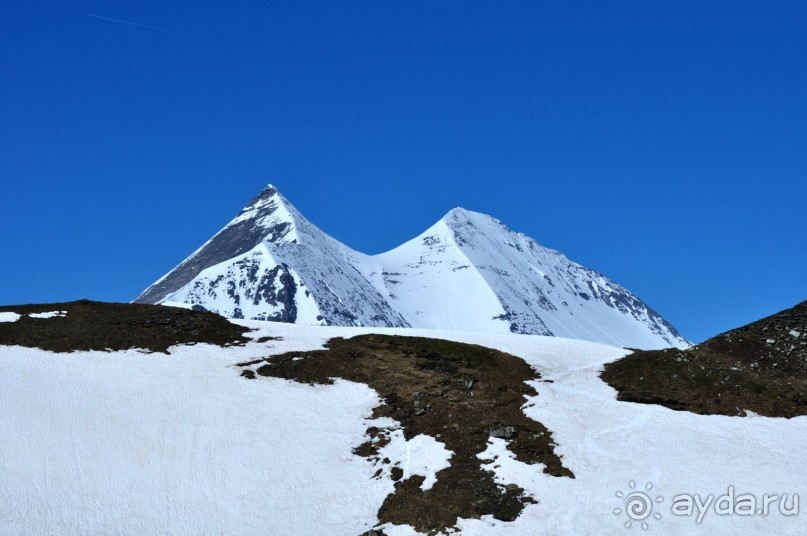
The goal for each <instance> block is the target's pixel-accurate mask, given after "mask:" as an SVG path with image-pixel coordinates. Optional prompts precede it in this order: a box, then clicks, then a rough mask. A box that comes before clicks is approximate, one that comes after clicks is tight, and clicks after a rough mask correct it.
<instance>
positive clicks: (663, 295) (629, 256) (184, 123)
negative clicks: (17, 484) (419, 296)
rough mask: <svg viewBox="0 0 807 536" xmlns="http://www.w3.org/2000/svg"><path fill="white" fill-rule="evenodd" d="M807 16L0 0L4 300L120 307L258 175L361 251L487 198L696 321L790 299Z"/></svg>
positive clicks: (617, 5) (711, 9)
mask: <svg viewBox="0 0 807 536" xmlns="http://www.w3.org/2000/svg"><path fill="white" fill-rule="evenodd" d="M101 17H104V18H101ZM108 19H117V22H116V21H113V20H108ZM120 21H125V22H126V23H125V22H120ZM127 23H131V24H127ZM804 28H807V3H804V2H741V1H732V2H728V1H726V2H717V1H715V2H653V1H625V2H570V1H564V2H552V3H550V2H507V3H504V2H469V1H463V2H459V1H457V2H448V1H446V2H434V1H428V2H412V1H409V2H394V1H389V2H377V1H373V2H369V1H368V2H310V1H309V2H238V3H231V2H198V1H195V2H163V1H151V0H138V1H131V2H126V1H119V2H102V1H76V2H69V1H58V2H55V1H54V2H47V1H44V2H35V3H34V2H30V3H29V2H16V3H9V4H8V5H7V6H6V7H5V9H4V15H3V17H1V18H0V45H1V46H2V51H3V53H2V54H0V72H1V73H2V83H0V177H1V178H2V194H1V195H0V226H2V227H0V228H2V230H3V232H2V233H0V251H2V252H3V253H2V257H3V262H2V263H0V281H1V282H2V283H0V303H23V302H50V301H59V300H71V299H78V298H85V297H86V298H92V299H101V300H114V301H128V300H130V299H132V298H133V297H134V296H135V295H136V294H137V293H138V292H140V291H141V290H142V289H143V288H145V287H146V286H148V285H149V284H150V283H151V282H153V281H154V280H155V279H157V278H158V277H160V276H161V275H163V274H164V273H165V272H166V271H168V270H169V269H170V268H172V267H173V266H174V265H175V264H176V263H178V262H179V261H181V260H182V259H183V258H184V257H185V256H186V255H187V254H189V253H190V252H191V251H193V250H194V249H195V248H197V247H198V246H199V245H201V243H202V242H203V241H205V240H206V239H207V238H209V237H210V236H211V235H212V234H213V233H214V232H216V231H217V230H218V229H219V228H220V227H221V226H222V225H224V224H225V223H226V222H227V221H228V220H229V219H230V218H231V217H233V216H234V215H235V214H236V213H237V212H238V211H239V210H240V208H241V207H242V206H243V205H244V204H245V203H246V202H247V201H248V200H249V199H250V198H251V197H252V196H253V195H255V194H256V193H257V192H258V191H259V190H260V189H261V188H262V187H263V186H264V185H265V184H266V183H269V182H271V183H274V184H275V185H277V186H278V187H279V188H280V190H281V191H282V192H283V193H284V194H285V195H286V197H288V198H289V199H290V201H291V202H292V203H294V204H295V205H296V206H297V207H298V208H299V209H300V210H301V211H302V212H303V214H305V215H306V216H307V217H308V218H309V219H311V220H312V221H313V222H314V223H316V224H317V225H319V226H320V227H321V228H322V229H323V230H324V231H326V232H327V233H329V234H331V235H332V236H334V237H335V238H337V239H339V240H341V241H343V242H345V243H346V244H348V245H349V246H351V247H353V248H355V249H358V250H360V251H364V252H367V253H376V252H381V251H384V250H387V249H389V248H392V247H394V246H396V245H398V244H399V243H401V242H403V241H405V240H407V239H409V238H412V237H413V236H415V235H417V234H419V233H420V232H422V231H423V230H425V229H426V228H427V227H428V226H430V225H431V224H432V223H434V222H435V221H436V220H437V219H439V218H440V217H442V216H443V214H444V213H446V212H447V211H448V210H450V209H451V208H453V207H455V206H462V207H465V208H467V209H471V210H476V211H480V212H485V213H488V214H491V215H493V216H495V217H497V218H499V219H501V220H503V221H504V222H505V223H507V224H508V225H509V226H510V227H511V228H512V229H514V230H516V231H521V232H524V233H526V234H528V235H530V236H532V237H533V238H535V239H537V240H538V241H539V242H541V243H542V244H544V245H546V246H549V247H553V248H556V249H559V250H561V251H563V252H564V253H565V254H566V255H567V256H568V257H569V258H571V259H572V260H575V261H577V262H580V263H581V264H583V265H585V266H588V267H590V268H594V269H596V270H599V271H601V272H603V273H604V274H605V275H606V276H608V277H610V278H612V279H614V280H615V281H617V282H619V283H621V284H623V285H624V286H626V287H628V288H629V289H630V290H632V291H634V292H635V293H636V294H638V295H639V296H640V297H641V298H643V299H644V300H645V301H646V302H648V303H649V304H650V305H651V306H653V307H654V308H655V309H657V310H658V311H659V312H660V313H661V314H662V315H663V316H665V317H666V318H667V319H668V320H670V321H671V322H672V323H673V324H674V325H675V326H677V327H678V328H679V329H680V331H681V332H682V333H683V335H684V336H686V337H688V338H690V339H691V340H696V341H698V340H702V339H703V338H706V337H708V336H710V335H712V334H715V333H717V332H720V331H723V330H726V329H729V328H731V327H734V326H737V325H740V324H743V323H746V322H748V321H751V320H754V319H756V318H759V317H761V316H764V315H768V314H771V313H773V312H775V311H777V310H779V309H782V308H785V307H789V306H791V305H794V304H795V303H797V302H799V301H801V300H803V299H805V298H807V284H806V283H805V281H806V279H805V276H807V270H805V266H807V247H805V246H807V224H805V210H804V207H805V201H807V186H805V184H804V183H805V178H807V39H805V34H804Z"/></svg>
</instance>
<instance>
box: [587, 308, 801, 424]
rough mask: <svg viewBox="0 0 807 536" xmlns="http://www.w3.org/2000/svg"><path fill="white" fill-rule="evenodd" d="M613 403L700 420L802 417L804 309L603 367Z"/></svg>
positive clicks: (786, 312)
mask: <svg viewBox="0 0 807 536" xmlns="http://www.w3.org/2000/svg"><path fill="white" fill-rule="evenodd" d="M602 379H603V380H605V381H606V382H608V383H609V384H610V385H611V386H612V387H614V388H615V389H617V391H618V392H619V395H618V397H619V399H620V400H626V401H631V402H643V403H649V404H661V405H663V406H667V407H669V408H672V409H677V410H687V411H692V412H695V413H701V414H718V415H740V416H745V415H746V414H747V412H749V411H752V412H754V413H757V414H759V415H765V416H768V417H787V418H790V417H796V416H799V415H807V301H805V302H802V303H800V304H798V305H796V306H795V307H792V308H790V309H786V310H784V311H781V312H779V313H776V314H774V315H772V316H769V317H766V318H763V319H762V320H758V321H756V322H753V323H751V324H748V325H745V326H742V327H740V328H737V329H733V330H731V331H727V332H726V333H722V334H720V335H717V336H715V337H712V338H711V339H709V340H707V341H705V342H703V343H701V344H698V345H696V346H693V347H692V348H689V349H687V350H677V349H668V350H661V351H637V352H634V353H633V354H631V355H629V356H628V357H626V358H624V359H622V360H620V361H616V362H614V363H609V364H608V365H606V366H605V370H604V372H603V373H602Z"/></svg>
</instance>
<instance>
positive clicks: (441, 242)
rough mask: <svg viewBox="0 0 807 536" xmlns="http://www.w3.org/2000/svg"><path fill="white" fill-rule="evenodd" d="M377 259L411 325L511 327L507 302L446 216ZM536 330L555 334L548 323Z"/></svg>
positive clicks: (494, 330) (395, 304)
mask: <svg viewBox="0 0 807 536" xmlns="http://www.w3.org/2000/svg"><path fill="white" fill-rule="evenodd" d="M375 260H376V261H377V262H378V264H380V265H381V266H383V267H384V269H383V271H382V273H381V274H382V278H381V284H382V285H383V287H384V289H385V290H386V292H387V296H388V298H389V300H390V303H392V305H393V307H395V308H396V309H397V310H398V311H400V312H401V314H403V316H404V318H406V320H407V322H408V323H409V324H410V325H411V326H413V327H418V328H426V329H446V330H451V331H486V332H491V333H509V332H510V331H511V324H510V322H508V321H507V319H506V310H505V308H504V307H503V306H502V302H501V301H500V299H499V297H498V296H497V295H496V293H495V292H494V291H493V289H492V288H491V287H490V285H489V284H488V283H487V281H485V278H484V276H483V274H482V272H481V271H480V270H479V268H478V267H477V266H475V265H474V263H473V262H472V261H471V260H470V259H469V258H468V257H467V256H466V255H465V254H464V252H463V250H462V249H461V248H460V247H458V245H457V242H456V238H455V234H454V232H453V230H452V229H451V227H449V225H447V223H446V221H445V220H441V221H439V222H437V223H436V224H435V225H433V226H432V227H431V228H429V229H428V230H427V231H426V232H425V233H423V234H421V235H420V236H418V237H417V238H414V239H413V240H410V241H409V242H407V243H405V244H403V245H402V246H399V247H397V248H395V249H393V250H392V251H389V252H387V253H382V254H380V255H376V256H375ZM537 323H540V319H537ZM534 333H537V334H540V335H550V334H551V333H549V331H548V330H547V329H546V328H544V329H542V330H540V329H539V330H535V331H534Z"/></svg>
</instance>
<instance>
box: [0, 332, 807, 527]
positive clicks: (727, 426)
mask: <svg viewBox="0 0 807 536" xmlns="http://www.w3.org/2000/svg"><path fill="white" fill-rule="evenodd" d="M241 323H243V324H245V325H248V326H250V327H254V328H258V331H256V332H253V333H252V334H251V336H252V337H255V338H257V337H260V336H264V335H273V336H282V337H283V340H281V341H271V342H269V343H257V342H252V343H249V344H248V345H247V346H245V347H231V348H218V347H212V346H208V345H196V346H180V347H174V348H172V349H171V354H170V355H168V356H166V355H163V354H144V353H140V352H138V351H134V350H132V351H124V352H114V353H105V352H74V353H70V354H54V353H50V352H46V351H41V350H36V349H29V348H21V347H7V346H5V347H0V437H2V441H0V534H1V535H14V536H18V535H44V534H59V535H63V536H70V535H84V534H104V535H146V534H164V535H177V536H180V535H183V536H184V535H197V534H238V535H253V534H254V535H266V534H272V535H298V534H327V535H332V536H339V535H346V536H348V535H349V536H356V535H358V534H361V533H363V532H364V531H366V530H368V529H369V528H371V527H373V526H375V524H376V523H377V518H376V514H377V511H378V508H379V507H380V505H381V504H382V502H383V500H384V498H385V497H386V495H387V494H389V493H391V492H392V491H393V489H394V488H393V482H392V480H391V479H390V477H389V475H387V474H382V476H381V478H380V479H373V478H372V477H373V475H374V473H375V471H376V470H377V468H376V467H374V465H373V463H374V462H373V461H371V460H369V459H367V458H362V457H359V456H356V455H354V454H353V453H352V449H353V448H354V447H356V446H358V445H359V444H361V443H363V442H364V441H365V440H366V437H365V436H364V433H365V430H366V429H367V428H368V426H371V425H374V424H375V425H378V424H381V425H383V426H387V425H390V424H391V422H390V421H389V420H386V421H385V422H383V423H379V422H377V421H373V420H372V417H371V409H372V408H373V407H374V406H376V405H378V404H379V398H378V395H377V394H376V393H375V392H374V391H373V390H371V389H370V388H369V387H367V386H364V385H360V384H356V383H351V382H347V381H342V380H337V381H336V382H335V383H334V384H333V385H319V386H309V385H304V384H299V383H294V382H291V381H286V380H281V379H276V378H262V377H261V378H258V379H256V380H246V379H244V378H241V377H240V376H239V372H240V369H238V368H236V367H234V366H233V365H234V364H235V363H238V362H241V361H244V360H247V359H250V358H258V357H264V356H266V355H271V354H276V353H280V352H285V351H295V350H299V351H303V350H311V349H316V348H318V347H320V346H321V345H322V343H324V342H325V341H326V340H327V339H329V338H331V337H335V336H343V337H349V336H353V335H356V334H360V333H368V332H380V333H398V334H404V335H419V336H431V337H441V338H447V339H452V340H458V341H464V342H470V343H476V344H483V345H486V346H490V347H493V348H497V349H500V350H503V351H506V352H510V353H512V354H514V355H518V356H520V357H522V358H524V359H525V360H526V361H527V362H528V363H530V364H531V365H532V366H533V367H535V368H536V369H537V370H538V371H539V372H540V373H541V375H542V377H543V380H552V381H553V383H549V382H545V381H543V380H542V381H538V382H534V386H535V388H536V390H537V391H538V393H539V394H538V396H536V397H532V398H531V399H529V400H528V401H527V403H526V404H525V405H524V411H525V413H526V414H527V415H528V416H530V417H532V418H535V419H537V420H539V421H540V422H542V423H543V424H545V425H546V426H547V427H548V428H549V429H550V430H551V431H552V433H553V434H554V436H553V437H554V440H555V443H556V445H557V446H556V452H558V453H559V454H560V455H562V456H563V463H564V465H565V466H566V467H568V468H569V469H571V470H572V471H573V472H574V474H575V478H574V479H570V478H557V477H551V476H549V475H546V474H544V473H543V472H542V470H541V466H540V465H537V466H536V465H533V466H529V465H525V464H522V463H520V462H518V461H516V460H514V459H513V458H512V456H511V455H510V453H509V451H507V450H506V449H505V448H504V442H503V440H498V439H491V441H490V443H489V448H488V452H487V453H485V454H483V455H480V458H483V459H485V458H492V457H493V456H496V457H497V459H496V460H495V461H494V462H493V463H492V464H491V465H490V468H491V470H492V471H494V473H495V474H496V475H497V480H498V481H500V482H501V483H503V484H504V483H510V482H515V483H517V484H518V485H519V486H521V487H523V488H524V489H525V490H526V492H527V493H528V494H530V495H531V496H533V497H534V498H535V499H536V500H537V503H536V504H531V505H528V506H527V507H526V508H525V509H524V511H523V512H522V513H521V515H520V516H519V517H518V518H517V519H516V520H515V521H513V522H500V521H496V520H495V519H492V518H489V517H486V518H483V519H481V520H470V519H464V520H460V521H459V525H458V526H459V528H460V529H461V533H462V534H468V535H480V536H483V535H484V536H488V535H491V536H495V535H528V534H552V535H580V534H591V535H609V534H614V535H623V534H633V533H637V534H638V533H644V531H642V529H641V521H640V520H632V525H631V527H630V528H629V529H626V527H625V523H626V522H628V521H631V520H630V518H629V517H628V516H627V514H626V513H625V511H624V509H625V507H626V501H625V499H624V498H620V497H618V496H617V495H616V492H621V493H623V495H627V494H628V493H630V492H637V491H642V492H646V493H647V495H648V496H650V498H651V499H655V498H656V497H661V498H662V501H661V502H652V508H653V511H652V514H658V515H660V518H658V519H657V518H656V517H654V515H650V516H648V517H647V518H645V519H644V522H646V523H647V524H648V532H647V533H648V534H651V533H652V534H657V535H667V534H680V535H691V534H695V535H710V536H711V535H715V534H720V535H738V536H740V535H742V536H746V535H755V534H759V535H769V534H777V535H788V534H792V535H795V534H804V531H805V527H807V524H806V523H805V521H804V517H803V516H804V515H807V514H799V515H782V514H781V513H780V511H779V502H778V500H777V501H775V502H774V503H773V505H772V506H771V508H770V511H769V512H768V514H767V515H762V514H755V515H750V516H741V515H718V514H717V513H716V511H715V509H714V506H711V507H710V508H707V509H706V511H705V514H704V515H703V517H702V519H701V520H700V522H698V520H697V515H696V514H697V511H695V514H693V515H692V516H678V515H674V514H673V513H672V511H671V507H672V500H673V497H674V496H676V495H680V494H692V495H694V494H698V495H699V497H700V498H701V499H702V500H703V501H707V499H708V496H710V495H711V496H713V498H717V497H718V496H720V495H725V494H727V491H728V490H729V488H730V487H733V490H734V493H735V495H736V496H740V495H743V494H751V495H753V496H754V497H755V498H756V500H758V501H760V507H761V501H762V497H763V494H771V495H773V494H776V495H779V496H782V495H783V494H787V496H788V497H789V498H788V501H789V502H788V503H787V504H786V507H787V508H789V507H790V506H791V505H792V503H793V500H794V497H793V494H794V493H795V494H797V493H801V494H804V492H805V490H807V472H805V471H803V470H802V469H803V465H804V460H807V441H805V438H807V418H805V417H798V418H794V419H790V420H786V419H773V418H763V417H749V418H739V417H723V416H701V415H695V414H691V413H686V412H676V411H672V410H669V409H666V408H664V407H660V406H654V405H640V404H633V403H627V402H618V401H617V400H616V393H615V391H614V390H613V389H611V388H610V387H609V386H607V385H606V384H605V383H603V382H602V381H601V380H600V379H599V378H598V372H599V371H600V370H601V369H602V365H603V363H605V362H608V361H611V360H614V359H617V358H619V357H621V356H623V355H624V354H625V353H626V351H625V350H622V349H619V348H614V347H609V346H605V345H601V344H596V343H591V342H583V341H574V340H569V339H563V338H553V337H543V336H527V335H513V334H485V333H466V334H461V333H448V332H432V331H424V330H401V329H379V328H339V327H307V326H299V325H293V324H281V323H269V322H253V321H242V322H241ZM384 455H385V456H388V457H389V458H390V459H391V460H392V462H393V463H396V462H401V464H402V466H403V467H404V468H405V476H408V475H411V474H419V475H424V476H425V477H426V480H425V481H424V484H423V487H424V488H425V487H428V486H430V485H432V484H433V482H434V480H435V478H439V473H438V471H439V470H440V469H441V468H443V467H445V466H446V464H448V463H450V455H451V453H450V452H448V451H446V450H445V448H444V447H443V445H442V443H440V441H439V438H431V437H428V436H418V437H415V438H413V439H412V440H410V441H409V442H406V441H405V440H404V439H403V437H402V435H400V434H399V435H398V436H395V435H393V442H392V443H390V445H388V446H387V447H385V450H384ZM630 482H634V483H635V485H636V487H635V489H634V488H633V487H631V485H630ZM647 484H651V485H652V488H651V489H650V490H647V488H646V485H647ZM617 511H618V512H617ZM615 512H616V513H615ZM384 530H385V532H386V534H389V535H404V534H414V531H413V529H412V528H411V527H407V526H386V527H384Z"/></svg>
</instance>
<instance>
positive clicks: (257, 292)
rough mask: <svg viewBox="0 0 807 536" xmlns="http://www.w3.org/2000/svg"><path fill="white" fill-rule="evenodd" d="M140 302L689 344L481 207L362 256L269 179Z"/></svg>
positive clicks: (234, 312)
mask: <svg viewBox="0 0 807 536" xmlns="http://www.w3.org/2000/svg"><path fill="white" fill-rule="evenodd" d="M136 301H137V302H142V303H171V304H184V305H185V306H200V307H203V308H205V309H208V310H211V311H214V312H217V313H219V314H222V315H224V316H228V317H232V318H246V319H255V320H274V321H281V322H292V323H298V324H309V325H341V326H379V327H382V326H386V327H415V328H426V329H443V330H452V331H477V332H478V331H483V332H494V333H511V332H513V333H523V334H534V335H555V336H560V337H567V338H575V339H584V340H591V341H596V342H603V343H606V344H612V345H619V346H629V347H632V348H660V347H666V346H687V345H688V343H687V342H686V341H685V340H684V339H683V338H682V337H681V336H680V335H679V334H678V333H677V331H676V330H675V328H673V327H672V326H671V325H670V324H669V323H667V322H666V321H665V320H664V319H663V318H661V317H660V316H659V315H658V314H657V313H655V312H654V311H653V310H652V309H651V308H650V307H648V306H647V305H646V304H644V302H642V301H641V300H640V299H639V298H638V297H637V296H635V295H633V294H632V293H630V292H629V291H628V290H626V289H625V288H624V287H622V286H620V285H618V284H617V283H614V282H613V281H610V280H608V279H606V278H605V277H604V276H602V275H601V274H599V273H598V272H595V271H593V270H590V269H588V268H585V267H583V266H581V265H579V264H577V263H574V262H572V261H570V260H569V259H567V258H566V257H564V256H563V255H561V254H559V253H558V252H556V251H553V250H549V249H546V248H543V247H542V246H540V245H539V244H538V243H537V242H535V241H534V240H532V239H531V238H529V237H527V236H525V235H523V234H520V233H515V232H513V231H511V230H510V229H509V228H508V227H507V226H506V225H505V224H504V223H502V222H501V221H499V220H497V219H495V218H492V217H490V216H488V215H486V214H482V213H479V212H473V211H470V210H466V209H463V208H460V207H457V208H454V209H452V210H451V211H449V212H448V213H447V214H446V215H445V216H444V217H443V218H442V219H441V220H440V221H439V222H438V223H437V224H435V225H433V226H432V227H430V228H429V229H428V230H427V231H426V232H424V233H423V234H421V235H420V236H418V237H417V238H415V239H412V240H410V241H408V242H406V243H405V244H403V245H401V246H399V247H397V248H395V249H393V250H391V251H388V252H386V253H382V254H380V255H375V256H368V255H364V254H362V253H359V252H357V251H354V250H352V249H350V248H349V247H347V246H346V245H344V244H342V243H340V242H338V241H337V240H335V239H334V238H332V237H330V236H328V235H327V234H325V233H324V232H322V231H321V230H320V229H318V228H317V227H316V226H315V225H314V224H312V223H311V222H310V221H308V220H307V219H306V218H305V217H304V216H303V215H302V214H300V212H299V211H298V210H297V209H296V208H294V206H293V205H292V204H291V203H289V201H288V200H286V198H285V197H283V195H282V194H281V193H280V192H279V191H278V189H277V188H276V187H275V186H273V185H268V186H267V187H266V188H264V189H263V190H262V191H261V192H260V193H259V194H258V195H257V196H256V197H254V198H253V199H252V200H251V201H250V202H249V203H248V204H247V206H246V207H245V208H244V209H243V210H242V211H241V212H240V213H239V214H238V215H237V216H236V217H235V218H234V219H233V220H232V221H230V222H229V223H228V224H227V225H226V226H225V227H224V228H223V229H222V230H221V231H219V232H218V233H217V234H216V235H215V236H214V237H213V238H211V239H210V240H209V241H208V242H207V243H206V244H204V245H203V246H202V247H201V248H200V249H199V250H197V251H196V252H195V253H193V254H192V255H191V256H190V257H188V258H187V259H186V260H185V261H183V262H182V263H181V264H179V266H177V267H176V268H174V269H173V270H171V271H170V272H169V273H168V274H167V275H166V276H164V277H163V278H161V279H160V280H158V281H157V282H156V283H154V284H153V285H152V286H151V287H149V288H148V289H146V290H145V291H144V292H143V293H142V294H141V295H140V296H138V297H137V299H136Z"/></svg>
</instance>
